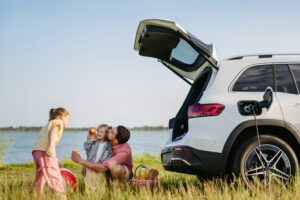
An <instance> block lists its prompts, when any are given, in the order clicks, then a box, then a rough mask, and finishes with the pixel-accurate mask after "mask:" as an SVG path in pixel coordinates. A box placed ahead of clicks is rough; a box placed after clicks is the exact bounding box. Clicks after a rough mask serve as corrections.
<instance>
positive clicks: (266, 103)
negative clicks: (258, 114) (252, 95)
mask: <svg viewBox="0 0 300 200" xmlns="http://www.w3.org/2000/svg"><path fill="white" fill-rule="evenodd" d="M263 99H264V100H263V101H261V102H260V103H259V104H260V107H261V108H263V107H265V108H267V110H268V109H269V108H270V106H271V105H272V103H273V89H272V87H267V89H266V90H265V93H264V96H263Z"/></svg>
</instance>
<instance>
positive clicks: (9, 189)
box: [0, 155, 300, 200]
mask: <svg viewBox="0 0 300 200" xmlns="http://www.w3.org/2000/svg"><path fill="white" fill-rule="evenodd" d="M62 163H63V164H64V167H65V168H67V169H69V170H71V171H72V172H74V174H75V176H76V177H77V180H78V188H77V191H76V192H68V193H67V196H68V199H72V200H77V199H78V200H81V199H82V200H83V199H85V200H89V199H147V200H148V199H170V200H177V199H184V200H187V199H207V200H210V199H212V200H214V199H218V200H229V199H243V200H247V199H258V200H270V199H300V190H299V188H300V181H299V177H298V178H297V180H296V181H295V182H294V183H293V184H292V185H291V186H290V187H286V186H284V185H276V186H273V187H271V188H265V187H263V186H260V187H257V188H255V189H254V190H249V189H247V188H246V187H244V186H243V184H242V183H241V181H239V180H237V181H235V182H234V183H231V184H229V183H227V181H225V180H222V179H215V180H206V181H199V180H198V179H197V177H196V176H193V175H186V174H179V173H174V172H167V171H165V170H164V169H163V167H162V165H161V161H160V158H159V156H150V155H143V156H135V157H134V158H133V163H134V166H138V165H140V164H144V165H146V166H147V167H148V168H155V169H158V170H159V172H160V175H159V178H160V179H161V180H162V182H161V185H160V188H159V189H158V190H156V191H154V192H152V191H151V190H149V188H145V187H137V188H135V187H133V186H132V185H131V184H130V183H126V184H122V185H117V186H114V188H113V189H106V190H105V191H102V192H100V193H93V194H87V193H86V192H85V186H84V179H83V177H82V176H81V174H80V168H81V167H80V165H78V164H75V163H74V162H72V161H71V160H70V159H66V160H63V161H62ZM33 180H34V164H33V163H27V164H14V165H5V166H2V167H0V197H1V199H24V200H27V199H34V198H33V189H34V188H33ZM42 199H49V200H50V199H51V200H53V199H55V197H54V196H53V194H51V192H49V191H46V192H45V194H44V195H43V197H42Z"/></svg>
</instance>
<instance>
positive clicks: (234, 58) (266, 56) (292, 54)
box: [225, 53, 300, 60]
mask: <svg viewBox="0 0 300 200" xmlns="http://www.w3.org/2000/svg"><path fill="white" fill-rule="evenodd" d="M274 56H276V57H277V56H280V57H281V56H287V57H288V56H300V53H274V54H249V55H240V56H234V57H230V58H227V59H225V60H241V59H243V58H251V57H252V58H273V57H274Z"/></svg>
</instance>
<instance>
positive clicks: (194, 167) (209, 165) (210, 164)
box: [161, 146, 226, 178]
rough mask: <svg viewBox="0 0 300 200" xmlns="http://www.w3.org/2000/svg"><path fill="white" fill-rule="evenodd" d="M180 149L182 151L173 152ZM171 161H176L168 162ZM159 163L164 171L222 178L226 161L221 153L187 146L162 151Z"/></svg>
mask: <svg viewBox="0 0 300 200" xmlns="http://www.w3.org/2000/svg"><path fill="white" fill-rule="evenodd" d="M180 147H181V148H184V150H174V148H180ZM164 156H165V158H164ZM171 159H177V160H176V161H175V162H174V161H173V162H170V161H171ZM180 159H182V160H184V161H186V162H187V163H188V164H187V163H185V162H184V161H180ZM161 161H162V164H163V166H164V169H166V170H168V171H174V172H180V173H186V174H196V175H198V176H200V177H203V178H207V177H213V176H222V175H224V174H225V168H226V159H225V158H224V157H223V156H222V154H221V153H215V152H209V151H201V150H198V149H195V148H192V147H189V146H172V147H167V148H164V149H162V150H161ZM189 164H190V165H189Z"/></svg>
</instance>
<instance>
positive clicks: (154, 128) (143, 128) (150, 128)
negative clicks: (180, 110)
mask: <svg viewBox="0 0 300 200" xmlns="http://www.w3.org/2000/svg"><path fill="white" fill-rule="evenodd" d="M130 130H131V131H167V130H168V127H165V126H139V127H133V128H130Z"/></svg>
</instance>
